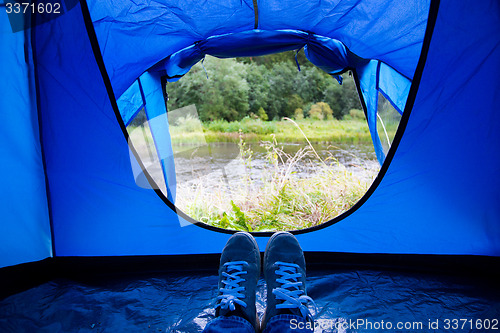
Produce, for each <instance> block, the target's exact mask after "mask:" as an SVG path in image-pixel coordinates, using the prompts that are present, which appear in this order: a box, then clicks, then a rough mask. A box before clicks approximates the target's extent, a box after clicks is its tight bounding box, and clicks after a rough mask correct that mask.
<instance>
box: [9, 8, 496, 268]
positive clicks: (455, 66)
mask: <svg viewBox="0 0 500 333" xmlns="http://www.w3.org/2000/svg"><path fill="white" fill-rule="evenodd" d="M195 3H196V4H197V5H194V4H195ZM499 7H500V4H499V3H498V1H496V0H489V1H488V0H487V1H483V2H475V1H472V0H464V1H461V2H460V4H458V5H457V4H456V3H455V2H453V1H451V0H441V1H432V3H430V2H429V1H426V0H412V1H406V2H401V1H396V0H394V1H392V0H387V1H384V3H383V4H381V3H380V2H379V1H375V0H358V1H354V0H345V1H333V0H331V1H319V0H318V1H308V2H304V1H296V0H290V1H288V2H287V3H286V5H284V4H283V3H282V2H281V1H273V0H269V1H258V13H259V15H258V24H257V28H258V29H257V30H254V28H255V12H254V11H255V8H254V4H253V1H249V0H245V1H236V0H234V1H233V0H231V1H225V2H220V1H216V0H208V1H204V2H202V3H199V4H198V2H194V1H167V0H165V1H158V2H153V3H146V2H134V3H131V2H128V1H122V0H117V1H113V2H105V1H89V2H88V3H87V2H85V1H82V2H80V3H79V4H77V5H76V6H75V7H73V8H72V9H70V10H69V11H68V12H66V13H65V14H64V15H61V16H59V17H57V18H55V19H53V20H44V18H43V15H42V16H41V17H40V16H38V18H37V17H35V18H36V19H38V20H39V21H38V23H39V24H35V25H34V27H33V30H30V31H26V32H27V33H26V34H24V33H23V32H18V33H14V34H13V33H11V32H8V33H5V34H2V39H1V40H0V43H1V45H2V47H3V50H5V55H6V56H7V57H6V59H7V60H5V61H4V62H3V63H2V67H1V70H2V74H5V76H6V77H11V78H12V79H10V80H9V82H7V81H4V82H3V83H2V87H1V88H2V94H5V96H7V98H4V99H0V100H1V101H0V106H1V110H2V112H3V114H6V115H8V119H9V122H10V123H9V124H7V123H2V124H1V125H0V126H1V129H2V135H3V136H4V137H5V140H3V142H2V143H1V149H2V150H1V152H2V154H3V155H2V156H3V159H2V163H1V164H0V171H2V172H3V174H5V175H8V176H6V177H4V179H3V184H4V185H2V191H3V192H2V200H3V201H2V205H3V207H5V209H4V210H3V213H2V214H3V216H2V221H7V222H2V223H1V224H0V225H1V228H2V230H1V231H2V232H1V233H0V234H1V236H0V237H1V238H0V240H1V241H2V242H0V244H1V245H0V251H1V253H2V257H0V258H1V259H0V266H2V267H5V266H9V265H15V264H17V263H22V262H31V261H35V260H39V259H43V258H46V257H49V256H57V257H58V256H119V255H159V254H165V255H174V254H193V253H197V254H204V253H219V252H220V249H221V248H222V247H223V244H224V243H225V241H226V240H227V239H228V237H229V233H230V232H228V231H224V230H217V229H215V228H211V227H208V226H204V225H201V224H196V225H195V222H196V221H193V220H192V219H190V218H189V217H187V216H185V215H184V214H183V213H182V212H180V211H178V210H177V209H176V208H175V207H174V206H173V204H172V203H171V202H170V201H169V200H168V198H166V197H165V196H164V195H163V194H162V193H161V192H160V191H159V190H154V189H151V188H150V189H147V188H142V187H140V186H138V185H137V183H136V178H135V177H134V168H135V167H137V165H140V164H141V161H140V160H135V161H133V163H130V158H131V157H130V151H129V147H128V144H127V134H126V130H125V124H126V123H128V121H130V119H131V118H132V117H133V113H134V112H135V111H137V109H135V110H134V108H132V107H131V108H130V110H129V109H127V108H128V107H130V105H132V106H138V107H139V106H140V105H139V104H141V101H140V100H139V99H137V100H136V99H135V98H136V97H137V96H135V95H134V94H132V95H134V96H135V97H134V98H129V99H127V98H126V97H124V98H123V99H120V97H121V96H124V95H123V94H124V93H125V94H128V93H129V92H130V91H128V92H127V89H129V88H130V87H131V86H132V87H134V84H135V83H134V82H137V79H138V78H140V77H142V76H143V75H144V74H145V73H147V74H146V75H151V78H152V80H153V81H154V82H156V83H155V84H153V85H152V86H151V89H145V90H144V92H145V94H144V95H145V101H146V109H148V107H147V105H148V104H152V105H158V108H156V107H153V108H150V109H149V111H148V112H153V113H155V112H158V113H157V114H158V115H164V112H165V108H164V103H163V101H162V102H160V99H161V98H162V96H160V91H161V89H160V88H159V86H158V81H159V76H160V75H161V74H162V73H160V72H158V71H155V70H157V69H158V68H160V67H155V65H156V66H161V65H165V64H166V63H163V61H164V60H165V59H168V58H169V57H173V55H174V54H175V53H176V52H184V51H183V50H191V51H192V52H193V53H192V54H194V56H193V57H192V59H193V61H195V60H196V59H197V54H198V53H196V52H198V51H196V50H195V46H194V45H198V46H199V45H205V46H207V45H209V44H210V43H211V42H212V41H218V42H217V43H218V44H216V45H215V46H214V53H216V52H219V51H220V52H222V54H220V55H224V52H225V50H226V51H227V50H228V46H227V45H226V44H225V43H226V42H224V41H223V39H220V40H218V39H217V38H216V37H214V36H233V37H234V36H239V35H237V34H248V36H249V38H253V37H255V36H256V35H257V34H259V33H262V34H265V36H267V37H269V38H270V39H272V38H277V41H278V42H280V43H281V42H283V41H285V43H284V45H285V46H283V45H282V46H280V47H283V49H288V47H292V44H293V48H295V47H297V45H298V46H299V47H300V46H304V45H306V44H307V52H308V55H309V59H311V61H313V62H315V63H316V64H317V65H319V66H320V67H321V66H323V67H324V68H325V69H326V70H327V71H331V72H335V71H336V70H337V67H336V66H337V65H339V67H338V68H340V69H342V68H345V66H346V64H351V63H353V62H356V68H358V69H359V72H360V74H359V79H360V80H359V81H360V82H359V83H360V88H361V90H362V92H361V93H362V95H363V96H364V101H365V104H366V106H367V114H368V118H369V122H370V123H371V126H370V127H371V131H372V134H375V132H376V131H374V129H376V127H374V124H376V122H375V117H374V115H376V108H375V107H376V104H377V103H376V98H377V97H376V95H377V94H378V91H380V92H381V93H383V94H384V95H386V96H388V97H389V99H390V100H391V102H392V103H393V104H394V105H395V106H397V107H398V108H399V110H400V111H403V110H402V108H403V107H404V112H403V120H402V125H401V126H400V128H399V130H398V134H397V136H396V140H395V144H393V146H392V147H391V150H390V151H389V153H388V156H387V157H386V158H385V160H384V164H383V166H382V171H381V173H380V174H379V176H378V178H377V179H376V181H375V183H374V185H373V186H372V188H371V189H370V190H369V191H368V193H367V194H366V196H365V197H364V198H363V199H362V200H361V201H360V202H359V203H358V204H356V206H355V208H354V209H352V210H350V211H349V212H347V213H346V214H344V215H342V216H340V217H338V218H336V219H335V220H333V221H330V222H329V223H326V224H324V225H322V226H319V227H317V228H313V229H309V230H303V231H299V232H297V234H298V238H299V241H300V242H301V244H302V245H303V248H304V250H306V251H320V252H323V251H324V252H352V253H362V254H366V253H386V254H450V255H487V256H500V224H499V223H498V221H499V220H500V204H499V203H500V192H499V189H500V179H499V177H498V172H499V171H500V168H499V165H500V155H499V150H498V145H497V142H500V138H499V135H500V128H499V126H500V118H499V117H500V115H499V113H498V112H496V108H497V105H499V102H500V100H499V98H500V95H499V94H498V92H499V91H500V80H499V79H498V77H500V75H499V73H500V62H499V61H498V59H500V48H499V47H498V45H499V43H500V42H499V37H498V36H500V23H499V21H498V17H499V16H500V8H499ZM4 8H5V7H2V29H3V28H6V27H7V26H8V25H7V24H6V22H7V21H6V20H7V17H6V15H5V13H4ZM429 8H431V10H429ZM471 27H474V29H471ZM284 31H285V32H287V33H285V34H283V32H284ZM426 31H427V33H426ZM457 31H460V34H457ZM288 32H290V33H288ZM252 34H253V35H252ZM4 35H5V36H6V37H5V38H3V36H4ZM29 35H32V36H33V38H34V39H33V49H31V43H30V42H29V41H28V42H27V41H26V40H25V39H24V38H25V36H29ZM424 35H425V43H424ZM267 37H266V38H267ZM296 39H297V40H301V41H300V42H298V43H295V40H296ZM287 40H292V42H290V43H289V42H288V41H287ZM304 40H305V41H306V42H304ZM307 41H310V42H311V43H307ZM336 41H338V42H339V43H340V44H339V43H337V42H336ZM219 42H220V43H219ZM237 46H242V45H237ZM265 46H266V45H264V44H263V45H261V47H263V49H265ZM190 48H192V49H190ZM255 49H258V48H255ZM193 50H194V51H193ZM279 50H281V49H278V48H276V44H273V49H272V51H279ZM191 51H189V52H191ZM247 51H248V50H247ZM261 51H262V50H261ZM261 51H259V52H261ZM267 51H269V50H267ZM267 51H266V52H267ZM330 51H331V53H328V52H330ZM186 52H187V51H186ZM245 52H246V51H245ZM200 54H202V53H200ZM231 55H233V54H229V53H228V54H227V56H231ZM233 56H234V55H233ZM190 57H191V55H189V56H186V57H185V56H182V57H181V58H179V59H181V60H186V59H191V58H190ZM31 59H33V60H31ZM332 59H335V61H333V60H332ZM360 59H365V60H370V62H369V63H368V65H366V64H364V63H363V62H362V61H361V60H360ZM198 60H199V59H198ZM327 60H332V63H327ZM346 60H347V61H346ZM190 61H191V60H190ZM196 61H197V60H196ZM344 61H346V62H344ZM359 61H361V62H359ZM371 61H373V63H372V62H371ZM25 64H29V65H28V66H26V65H25ZM178 64H180V62H178ZM363 66H370V70H369V71H367V73H369V75H363V73H362V72H363V71H362V70H361V69H362V68H363ZM188 67H189V63H188V66H184V65H182V66H180V65H179V68H188ZM163 68H165V67H163ZM366 68H368V67H366ZM150 70H151V71H150ZM32 72H33V73H34V74H35V76H36V80H34V78H33V74H32ZM141 80H142V79H141ZM35 81H36V83H37V84H36V89H35V88H34V86H35V84H34V82H35ZM144 82H145V81H143V82H142V83H144ZM366 82H368V83H366ZM410 82H411V84H410ZM363 87H365V89H364V90H365V91H363ZM377 88H378V91H377ZM130 89H134V88H130ZM35 90H36V92H35ZM146 90H147V91H146ZM148 92H149V93H151V94H152V95H148ZM406 92H408V94H407V93H406ZM132 95H131V96H132ZM147 96H149V97H147ZM374 96H375V97H374ZM36 97H38V99H37V98H36ZM146 97H147V98H146ZM150 97H151V99H152V101H148V99H149V98H150ZM137 98H138V97H137ZM141 98H142V97H141ZM117 99H118V101H117ZM128 102H130V105H128V106H127V105H125V106H124V104H123V103H125V104H126V103H128ZM142 103H144V100H142ZM161 104H163V105H162V106H161V107H160V105H161ZM12 106H15V107H16V110H20V112H12V111H11V110H12ZM120 107H123V110H125V109H127V110H128V111H126V112H123V117H122V114H120ZM155 114H156V113H155ZM38 115H39V117H40V122H38ZM124 120H126V121H124ZM39 126H40V127H41V131H40V133H38V127H39ZM159 127H160V129H159V130H158V131H155V132H163V133H168V130H167V129H168V123H167V122H166V121H165V122H164V123H163V124H162V125H161V126H159ZM375 137H376V136H374V138H375ZM165 142H167V141H165ZM167 143H168V142H167ZM375 146H376V147H377V143H375ZM169 149H170V148H169V145H168V144H166V145H165V146H159V148H158V150H159V151H160V155H161V157H162V159H164V160H166V159H168V157H169ZM132 154H133V149H132ZM163 157H165V158H163ZM380 157H381V158H380ZM380 157H379V159H380V160H382V158H383V156H380ZM164 166H165V175H167V183H168V184H171V182H175V179H171V178H169V176H168V175H169V173H171V172H172V170H173V169H172V167H171V166H168V165H167V164H164ZM145 176H146V177H147V173H146V174H145ZM45 178H47V182H48V184H47V186H46V184H45ZM172 184H174V183H172ZM153 185H154V184H153ZM152 188H154V186H152ZM173 189H174V186H173V185H172V186H171V191H172V190H173ZM173 197H174V194H173V193H171V198H170V199H171V201H173V200H174V199H173ZM49 212H50V218H49ZM190 222H191V223H190ZM185 225H186V226H185ZM51 234H52V235H51ZM258 236H261V237H258V243H259V246H260V247H262V248H264V247H265V244H266V242H267V237H268V236H269V234H261V235H258ZM24 244H29V245H28V246H24ZM51 246H52V247H53V248H54V249H55V252H54V253H53V252H52V250H51Z"/></svg>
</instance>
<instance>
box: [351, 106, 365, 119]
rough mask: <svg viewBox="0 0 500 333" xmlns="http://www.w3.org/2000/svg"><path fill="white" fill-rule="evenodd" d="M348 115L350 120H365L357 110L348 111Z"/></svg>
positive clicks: (363, 114) (361, 112)
mask: <svg viewBox="0 0 500 333" xmlns="http://www.w3.org/2000/svg"><path fill="white" fill-rule="evenodd" d="M349 115H350V116H351V118H352V119H361V120H364V119H365V113H364V112H363V111H362V110H359V109H351V110H349Z"/></svg>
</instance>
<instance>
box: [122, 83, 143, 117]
mask: <svg viewBox="0 0 500 333" xmlns="http://www.w3.org/2000/svg"><path fill="white" fill-rule="evenodd" d="M116 103H117V105H118V109H119V110H120V115H121V117H122V119H123V123H124V124H125V126H128V125H129V124H130V122H131V121H132V120H134V117H135V116H136V115H137V114H138V113H139V112H140V111H141V110H142V109H143V108H144V105H145V104H146V101H145V100H144V95H143V94H142V93H141V87H140V83H139V80H136V81H135V82H134V83H132V85H131V86H130V87H129V88H128V89H127V90H126V91H125V92H124V93H123V94H122V95H121V96H120V98H119V99H117V100H116Z"/></svg>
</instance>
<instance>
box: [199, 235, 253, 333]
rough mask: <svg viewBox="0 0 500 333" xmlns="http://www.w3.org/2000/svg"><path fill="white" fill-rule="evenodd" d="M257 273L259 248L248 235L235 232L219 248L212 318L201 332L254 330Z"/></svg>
mask: <svg viewBox="0 0 500 333" xmlns="http://www.w3.org/2000/svg"><path fill="white" fill-rule="evenodd" d="M259 276H260V251H259V248H258V246H257V242H256V241H255V238H253V236H252V235H250V234H249V233H246V232H237V233H235V234H234V235H233V236H231V238H229V240H228V241H227V243H226V246H225V247H224V249H223V250H222V254H221V259H220V266H219V294H218V296H217V303H216V306H215V316H216V318H215V319H214V320H212V321H211V322H210V323H208V325H207V326H206V327H205V329H204V330H203V332H205V333H219V332H234V333H254V332H256V331H258V330H259V318H258V316H257V310H256V307H255V289H256V288H257V281H258V280H259Z"/></svg>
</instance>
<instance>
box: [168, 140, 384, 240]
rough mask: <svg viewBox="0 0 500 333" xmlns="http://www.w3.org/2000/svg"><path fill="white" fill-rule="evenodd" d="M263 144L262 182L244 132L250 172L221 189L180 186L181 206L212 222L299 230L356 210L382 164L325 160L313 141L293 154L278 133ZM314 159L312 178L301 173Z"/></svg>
mask: <svg viewBox="0 0 500 333" xmlns="http://www.w3.org/2000/svg"><path fill="white" fill-rule="evenodd" d="M270 137H271V140H270V141H264V142H262V143H261V145H263V146H264V147H265V148H266V151H267V154H266V162H267V168H266V171H265V172H264V173H263V175H262V179H260V180H252V179H251V177H250V171H251V170H250V169H251V167H252V163H251V162H252V155H253V152H252V150H251V149H250V148H248V146H247V144H246V142H245V140H244V139H243V138H244V135H243V134H241V135H240V142H239V146H240V157H239V158H240V160H241V163H243V164H244V165H245V168H246V170H247V171H248V172H245V173H244V174H242V175H241V182H239V185H238V186H235V187H233V188H231V189H228V188H227V186H226V185H225V184H224V183H222V182H221V184H220V185H219V186H217V187H216V188H213V187H210V188H208V187H205V186H204V184H203V182H201V181H200V182H199V183H197V184H194V185H193V184H192V185H190V186H186V187H180V188H178V192H177V193H178V194H177V206H178V207H179V208H180V209H181V210H182V211H184V212H185V213H187V214H188V215H190V216H191V217H193V218H195V219H197V220H199V221H202V222H204V223H207V224H209V225H212V226H215V227H220V228H225V229H233V230H243V231H277V230H297V229H303V228H308V227H312V226H316V225H319V224H322V223H324V222H327V221H329V220H331V219H332V218H334V217H336V216H338V215H339V214H341V213H343V212H345V211H346V210H348V209H349V208H351V207H352V206H353V205H354V204H355V203H356V202H357V201H358V200H359V199H360V198H361V197H362V196H363V195H364V194H365V193H366V191H367V189H368V187H369V186H370V185H371V183H372V181H373V179H374V177H375V176H376V174H377V173H378V168H368V167H361V166H359V167H358V169H359V170H358V171H357V172H354V171H353V170H352V169H348V168H346V167H345V166H344V165H342V164H341V163H339V162H338V161H337V160H336V159H334V158H333V156H330V157H328V158H326V159H321V158H320V157H319V156H318V154H317V153H316V152H315V151H314V148H313V147H312V145H310V144H308V145H306V147H304V148H302V149H300V150H299V151H297V152H296V153H295V154H293V155H289V154H286V153H285V152H284V151H283V150H282V149H281V148H280V147H279V145H278V139H277V136H275V135H274V134H271V135H270ZM304 163H309V164H310V166H309V167H310V168H311V171H312V172H311V176H309V177H306V178H303V177H300V176H298V174H297V173H296V171H295V170H296V167H297V165H299V164H304Z"/></svg>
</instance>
